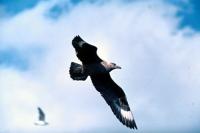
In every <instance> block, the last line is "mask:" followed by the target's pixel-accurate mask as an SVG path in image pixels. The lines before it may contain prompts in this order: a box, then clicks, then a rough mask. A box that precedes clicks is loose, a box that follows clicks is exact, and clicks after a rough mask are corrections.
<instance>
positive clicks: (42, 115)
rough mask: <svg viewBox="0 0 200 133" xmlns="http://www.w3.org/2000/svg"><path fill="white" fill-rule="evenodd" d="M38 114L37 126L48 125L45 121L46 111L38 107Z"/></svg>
mask: <svg viewBox="0 0 200 133" xmlns="http://www.w3.org/2000/svg"><path fill="white" fill-rule="evenodd" d="M37 109H38V114H39V117H38V121H37V122H35V125H39V126H45V125H48V123H47V122H46V121H45V113H44V111H43V110H42V109H41V108H40V107H38V108H37Z"/></svg>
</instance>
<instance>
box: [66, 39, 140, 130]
mask: <svg viewBox="0 0 200 133" xmlns="http://www.w3.org/2000/svg"><path fill="white" fill-rule="evenodd" d="M72 45H73V47H74V48H75V50H76V55H77V57H78V58H79V60H81V62H82V65H80V64H77V63H74V62H72V63H71V66H70V71H69V72H70V76H71V78H72V79H74V80H82V81H84V80H86V78H87V77H88V76H90V78H91V80H92V83H93V85H94V86H95V88H96V90H97V91H99V92H100V93H101V95H102V97H103V98H104V99H105V101H106V103H107V104H108V105H109V106H110V107H111V110H112V111H113V113H114V114H115V116H116V117H117V118H118V119H119V120H120V121H121V122H122V123H123V124H124V125H126V126H127V127H129V128H133V129H137V126H136V123H135V120H134V118H133V115H132V112H131V110H130V107H129V105H128V102H127V99H126V95H125V93H124V91H123V90H122V88H121V87H119V86H118V85H117V84H116V83H115V82H114V81H113V80H112V78H111V76H110V74H109V72H111V71H112V70H114V69H121V67H119V66H117V65H116V64H115V63H108V62H106V61H104V60H102V59H101V58H100V57H99V56H98V55H97V53H96V52H97V47H95V46H93V45H91V44H88V43H87V42H85V41H84V40H83V39H81V38H80V37H79V36H76V37H75V38H74V39H73V40H72Z"/></svg>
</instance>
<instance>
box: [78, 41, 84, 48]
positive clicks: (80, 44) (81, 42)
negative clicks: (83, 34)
mask: <svg viewBox="0 0 200 133" xmlns="http://www.w3.org/2000/svg"><path fill="white" fill-rule="evenodd" d="M84 43H86V42H85V41H80V42H78V45H79V47H82V45H83V44H84Z"/></svg>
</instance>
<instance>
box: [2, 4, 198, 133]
mask: <svg viewBox="0 0 200 133" xmlns="http://www.w3.org/2000/svg"><path fill="white" fill-rule="evenodd" d="M53 4H54V3H49V2H42V3H40V4H39V5H38V6H36V7H35V8H34V9H31V10H27V11H25V12H22V13H21V14H18V15H17V16H15V17H13V18H10V19H8V20H4V21H1V25H2V29H1V32H0V37H1V38H0V43H1V44H2V45H1V46H0V48H2V49H3V48H6V47H15V48H17V49H23V48H31V47H35V46H37V47H42V48H44V49H45V50H46V51H45V54H44V55H42V57H41V58H40V59H35V58H34V59H32V58H30V60H31V62H32V63H31V65H32V66H33V67H31V69H30V70H28V71H26V72H18V71H17V70H10V69H6V70H5V69H0V73H1V74H0V75H5V77H1V78H0V84H1V95H2V96H1V101H2V102H1V108H3V109H4V110H3V114H1V115H3V116H4V122H3V124H1V125H6V126H4V127H3V126H2V127H1V126H0V129H2V130H10V131H15V130H34V131H52V130H55V131H56V130H58V129H59V130H60V131H83V130H84V131H87V130H95V129H106V130H122V131H123V132H126V131H127V132H128V131H130V130H128V129H126V127H124V126H123V125H122V124H120V123H119V122H118V121H117V119H116V118H115V117H114V115H113V114H112V112H111V110H110V109H109V107H108V106H107V105H106V103H105V102H104V101H103V99H102V98H101V96H100V95H99V94H98V92H97V91H95V89H94V87H93V86H92V84H91V82H90V80H89V79H87V81H86V82H76V81H72V80H71V79H70V77H69V75H68V68H69V65H70V62H71V61H76V62H79V61H78V59H77V58H76V57H75V52H74V49H73V48H72V46H71V40H72V38H73V36H75V35H77V34H80V35H81V36H82V37H83V38H84V39H85V40H86V41H88V42H90V43H91V44H95V45H96V46H98V47H99V51H98V53H99V55H101V57H103V58H104V59H106V60H108V61H113V62H116V63H117V64H119V65H121V66H122V68H123V69H122V70H120V71H119V70H118V71H117V70H116V71H114V72H112V75H113V79H114V80H115V81H116V82H117V83H118V84H119V85H120V86H122V87H123V88H124V91H125V92H126V94H127V97H128V100H129V104H130V106H131V108H132V109H133V110H134V114H135V119H136V122H137V124H138V127H139V131H149V130H154V131H155V130H157V131H160V130H199V129H198V126H197V124H198V123H199V121H200V118H199V117H200V116H199V110H200V105H199V102H200V98H199V96H198V94H199V90H198V87H199V82H198V81H199V80H200V79H199V76H198V75H199V74H200V71H199V69H198V68H199V61H198V60H199V57H200V54H199V52H198V49H199V47H200V46H199V45H198V43H199V41H200V37H199V33H197V32H195V31H192V30H191V29H189V28H188V29H178V28H177V27H178V23H179V21H180V19H179V18H177V17H176V12H177V10H178V7H175V6H172V5H169V4H166V3H164V2H158V1H153V2H152V1H148V2H147V1H142V2H140V1H136V2H133V3H130V4H122V3H120V2H114V1H113V2H110V3H107V4H103V5H101V6H100V5H95V4H94V5H92V4H87V3H85V4H80V5H77V6H76V7H74V8H73V9H72V10H71V11H70V12H68V13H66V14H63V15H61V17H60V18H59V19H58V20H51V19H48V18H47V17H45V12H46V11H47V10H48V8H49V7H51V6H52V5H53ZM36 106H42V107H43V108H44V109H45V111H46V112H47V119H48V120H49V122H50V125H49V126H48V127H45V128H44V129H42V128H37V127H35V126H33V125H32V123H33V122H32V121H34V120H33V116H34V117H35V113H36ZM34 119H35V118H34ZM10 121H12V123H11V124H9V122H10ZM25 121H28V122H25ZM1 123H2V122H1ZM36 128H37V129H36Z"/></svg>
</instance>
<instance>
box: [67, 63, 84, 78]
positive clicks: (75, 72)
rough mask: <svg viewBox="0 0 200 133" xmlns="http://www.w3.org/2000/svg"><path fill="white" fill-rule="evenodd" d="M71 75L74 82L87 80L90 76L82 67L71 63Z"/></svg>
mask: <svg viewBox="0 0 200 133" xmlns="http://www.w3.org/2000/svg"><path fill="white" fill-rule="evenodd" d="M69 74H70V77H71V78H72V79H73V80H86V79H87V76H88V75H86V74H84V73H83V72H82V65H80V64H78V63H75V62H72V63H71V66H70V69H69Z"/></svg>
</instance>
